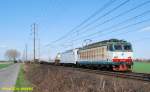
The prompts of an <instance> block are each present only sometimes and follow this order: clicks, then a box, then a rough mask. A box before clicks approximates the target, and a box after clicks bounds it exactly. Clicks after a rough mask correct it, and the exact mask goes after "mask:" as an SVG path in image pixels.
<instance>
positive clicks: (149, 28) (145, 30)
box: [139, 26, 150, 32]
mask: <svg viewBox="0 0 150 92" xmlns="http://www.w3.org/2000/svg"><path fill="white" fill-rule="evenodd" d="M148 31H149V32H150V26H148V27H145V28H143V29H141V30H140V31H139V32H148Z"/></svg>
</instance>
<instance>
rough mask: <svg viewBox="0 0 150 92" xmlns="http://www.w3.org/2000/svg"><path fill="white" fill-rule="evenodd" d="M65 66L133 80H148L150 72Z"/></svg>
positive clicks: (149, 79) (149, 80)
mask: <svg viewBox="0 0 150 92" xmlns="http://www.w3.org/2000/svg"><path fill="white" fill-rule="evenodd" d="M58 67H59V66H58ZM60 67H65V66H60ZM65 68H72V69H75V70H77V71H81V72H88V73H94V74H100V75H107V76H113V77H117V78H127V79H134V80H140V81H146V82H150V74H146V73H135V72H113V71H102V70H92V69H85V68H76V67H75V68H73V67H65Z"/></svg>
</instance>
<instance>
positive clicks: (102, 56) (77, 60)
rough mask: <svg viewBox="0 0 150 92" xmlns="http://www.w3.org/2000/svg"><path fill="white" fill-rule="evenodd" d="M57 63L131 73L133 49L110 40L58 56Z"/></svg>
mask: <svg viewBox="0 0 150 92" xmlns="http://www.w3.org/2000/svg"><path fill="white" fill-rule="evenodd" d="M59 60H60V61H59V63H60V64H63V65H65V64H67V65H71V64H74V65H77V66H87V67H96V68H98V69H108V70H113V71H131V69H132V66H133V49H132V45H131V43H130V42H127V41H125V40H118V39H110V40H104V41H100V42H96V43H92V44H89V45H86V46H83V47H81V48H76V49H72V50H68V51H66V52H63V53H60V54H59Z"/></svg>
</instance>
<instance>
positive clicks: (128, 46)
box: [124, 45, 132, 51]
mask: <svg viewBox="0 0 150 92" xmlns="http://www.w3.org/2000/svg"><path fill="white" fill-rule="evenodd" d="M124 50H127V51H132V47H131V45H124Z"/></svg>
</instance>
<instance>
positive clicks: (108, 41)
mask: <svg viewBox="0 0 150 92" xmlns="http://www.w3.org/2000/svg"><path fill="white" fill-rule="evenodd" d="M122 43H124V44H130V43H129V42H127V41H125V40H118V39H110V40H104V41H100V42H95V43H92V44H89V45H87V46H84V47H82V48H80V50H84V49H90V48H95V47H99V46H106V45H109V44H122Z"/></svg>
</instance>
